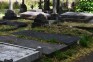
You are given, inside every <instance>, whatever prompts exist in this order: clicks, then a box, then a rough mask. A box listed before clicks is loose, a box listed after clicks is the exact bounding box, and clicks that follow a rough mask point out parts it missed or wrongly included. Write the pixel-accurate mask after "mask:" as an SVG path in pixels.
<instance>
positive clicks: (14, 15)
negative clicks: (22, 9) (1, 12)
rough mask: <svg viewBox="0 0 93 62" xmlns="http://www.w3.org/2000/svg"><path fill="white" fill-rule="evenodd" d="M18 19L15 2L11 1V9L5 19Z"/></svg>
mask: <svg viewBox="0 0 93 62" xmlns="http://www.w3.org/2000/svg"><path fill="white" fill-rule="evenodd" d="M16 18H17V15H16V14H15V12H14V11H13V2H12V0H9V9H8V10H7V12H6V13H5V16H4V17H3V19H16Z"/></svg>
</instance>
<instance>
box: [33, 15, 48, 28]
mask: <svg viewBox="0 0 93 62" xmlns="http://www.w3.org/2000/svg"><path fill="white" fill-rule="evenodd" d="M46 24H48V21H47V17H46V16H45V15H43V14H39V15H37V16H36V18H35V19H34V22H33V24H32V27H35V26H37V27H38V26H45V25H46Z"/></svg>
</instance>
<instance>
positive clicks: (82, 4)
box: [76, 0, 93, 12]
mask: <svg viewBox="0 0 93 62" xmlns="http://www.w3.org/2000/svg"><path fill="white" fill-rule="evenodd" d="M76 11H78V12H83V11H87V12H91V11H93V2H92V1H82V0H80V1H79V3H78V5H77V6H76Z"/></svg>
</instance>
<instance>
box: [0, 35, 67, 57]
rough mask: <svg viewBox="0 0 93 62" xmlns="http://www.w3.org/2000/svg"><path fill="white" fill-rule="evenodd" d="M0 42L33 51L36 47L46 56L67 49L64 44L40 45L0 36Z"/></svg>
mask: <svg viewBox="0 0 93 62" xmlns="http://www.w3.org/2000/svg"><path fill="white" fill-rule="evenodd" d="M0 41H2V42H6V43H11V44H15V45H20V46H24V47H29V48H35V49H37V47H41V48H42V49H41V51H40V52H42V53H43V54H46V55H49V54H51V53H53V52H55V51H58V50H62V49H65V48H66V47H67V45H65V44H51V43H42V42H39V41H35V40H27V39H21V38H17V37H15V36H0Z"/></svg>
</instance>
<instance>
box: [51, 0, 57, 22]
mask: <svg viewBox="0 0 93 62" xmlns="http://www.w3.org/2000/svg"><path fill="white" fill-rule="evenodd" d="M57 18H58V14H57V0H53V13H52V14H51V19H53V20H57Z"/></svg>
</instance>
